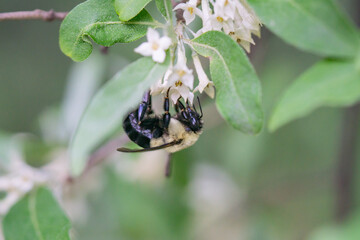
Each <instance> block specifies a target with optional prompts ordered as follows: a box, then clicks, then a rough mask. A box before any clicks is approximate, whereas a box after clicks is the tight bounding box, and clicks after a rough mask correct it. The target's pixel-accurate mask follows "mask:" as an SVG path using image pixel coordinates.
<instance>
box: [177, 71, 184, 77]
mask: <svg viewBox="0 0 360 240" xmlns="http://www.w3.org/2000/svg"><path fill="white" fill-rule="evenodd" d="M176 73H177V74H178V75H179V77H183V76H184V75H185V74H186V72H185V71H184V70H178V71H177V72H176Z"/></svg>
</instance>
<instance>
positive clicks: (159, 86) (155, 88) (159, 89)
mask: <svg viewBox="0 0 360 240" xmlns="http://www.w3.org/2000/svg"><path fill="white" fill-rule="evenodd" d="M171 72H172V68H171V67H170V68H169V69H168V70H167V71H166V72H165V74H164V77H163V78H160V79H159V80H158V81H157V82H156V83H154V84H153V85H152V86H151V88H150V94H151V95H152V96H156V95H159V94H160V93H164V92H166V90H164V89H165V88H166V84H165V83H163V79H168V78H169V76H170V74H171Z"/></svg>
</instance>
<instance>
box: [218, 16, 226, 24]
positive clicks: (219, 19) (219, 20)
mask: <svg viewBox="0 0 360 240" xmlns="http://www.w3.org/2000/svg"><path fill="white" fill-rule="evenodd" d="M216 20H218V22H221V23H222V22H223V21H224V19H223V18H222V17H220V16H219V17H216Z"/></svg>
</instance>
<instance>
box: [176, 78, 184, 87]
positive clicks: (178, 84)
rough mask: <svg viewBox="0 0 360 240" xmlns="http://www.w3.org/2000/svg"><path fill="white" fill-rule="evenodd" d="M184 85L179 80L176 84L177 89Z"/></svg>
mask: <svg viewBox="0 0 360 240" xmlns="http://www.w3.org/2000/svg"><path fill="white" fill-rule="evenodd" d="M182 85H183V83H182V82H181V81H180V80H179V81H176V82H175V87H181V86H182Z"/></svg>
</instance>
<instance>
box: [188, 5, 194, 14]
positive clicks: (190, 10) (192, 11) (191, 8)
mask: <svg viewBox="0 0 360 240" xmlns="http://www.w3.org/2000/svg"><path fill="white" fill-rule="evenodd" d="M187 10H188V11H189V13H190V14H191V15H192V14H193V13H194V8H193V7H188V9H187Z"/></svg>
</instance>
